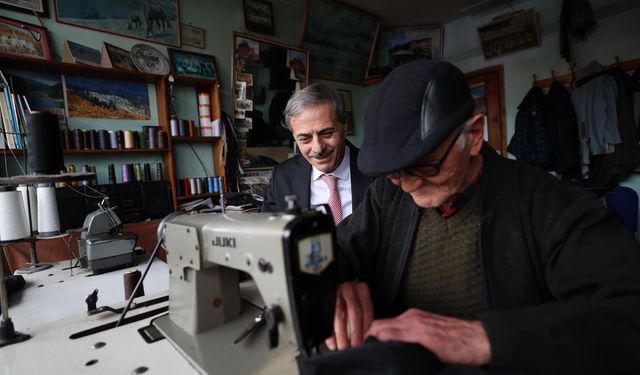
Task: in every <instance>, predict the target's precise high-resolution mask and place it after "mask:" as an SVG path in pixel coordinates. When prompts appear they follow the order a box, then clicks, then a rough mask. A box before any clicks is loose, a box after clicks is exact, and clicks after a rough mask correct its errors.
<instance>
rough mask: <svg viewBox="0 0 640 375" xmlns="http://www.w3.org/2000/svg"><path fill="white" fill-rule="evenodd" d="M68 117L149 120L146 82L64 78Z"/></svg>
mask: <svg viewBox="0 0 640 375" xmlns="http://www.w3.org/2000/svg"><path fill="white" fill-rule="evenodd" d="M65 85H66V95H67V106H68V111H69V117H82V118H108V119H123V120H124V119H126V120H149V119H151V110H150V108H149V90H148V87H147V84H146V83H142V82H125V81H113V80H108V79H99V78H88V77H76V76H68V77H65Z"/></svg>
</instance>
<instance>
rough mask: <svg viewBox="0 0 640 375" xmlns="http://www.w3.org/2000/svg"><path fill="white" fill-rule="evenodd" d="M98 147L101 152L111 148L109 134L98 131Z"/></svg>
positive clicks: (104, 131)
mask: <svg viewBox="0 0 640 375" xmlns="http://www.w3.org/2000/svg"><path fill="white" fill-rule="evenodd" d="M98 147H99V148H100V149H102V150H106V149H108V148H111V142H110V140H109V132H108V131H106V130H104V129H102V130H99V131H98Z"/></svg>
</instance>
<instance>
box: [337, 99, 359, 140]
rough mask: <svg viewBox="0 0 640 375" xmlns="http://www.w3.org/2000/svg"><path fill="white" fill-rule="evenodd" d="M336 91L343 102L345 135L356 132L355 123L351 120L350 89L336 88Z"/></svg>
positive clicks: (351, 103) (351, 102)
mask: <svg viewBox="0 0 640 375" xmlns="http://www.w3.org/2000/svg"><path fill="white" fill-rule="evenodd" d="M338 93H339V94H340V96H342V101H343V102H344V110H345V112H346V113H347V131H346V133H345V134H346V135H355V134H356V124H355V123H354V122H353V101H352V100H351V91H349V90H344V89H338Z"/></svg>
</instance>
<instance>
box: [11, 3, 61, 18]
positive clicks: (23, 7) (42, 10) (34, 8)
mask: <svg viewBox="0 0 640 375" xmlns="http://www.w3.org/2000/svg"><path fill="white" fill-rule="evenodd" d="M47 2H48V1H47V0H0V7H2V8H7V9H11V10H17V11H19V12H24V13H30V14H33V12H36V13H38V15H39V16H40V17H48V16H49V12H48V11H47Z"/></svg>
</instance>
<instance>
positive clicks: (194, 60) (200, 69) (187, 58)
mask: <svg viewBox="0 0 640 375" xmlns="http://www.w3.org/2000/svg"><path fill="white" fill-rule="evenodd" d="M167 50H168V51H169V61H170V64H171V71H172V72H173V75H174V76H175V77H188V78H198V79H208V80H215V81H219V80H220V79H219V77H220V76H219V74H218V68H217V67H216V58H215V57H214V56H213V55H205V54H203V53H197V52H190V51H184V50H180V49H175V48H167Z"/></svg>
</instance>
